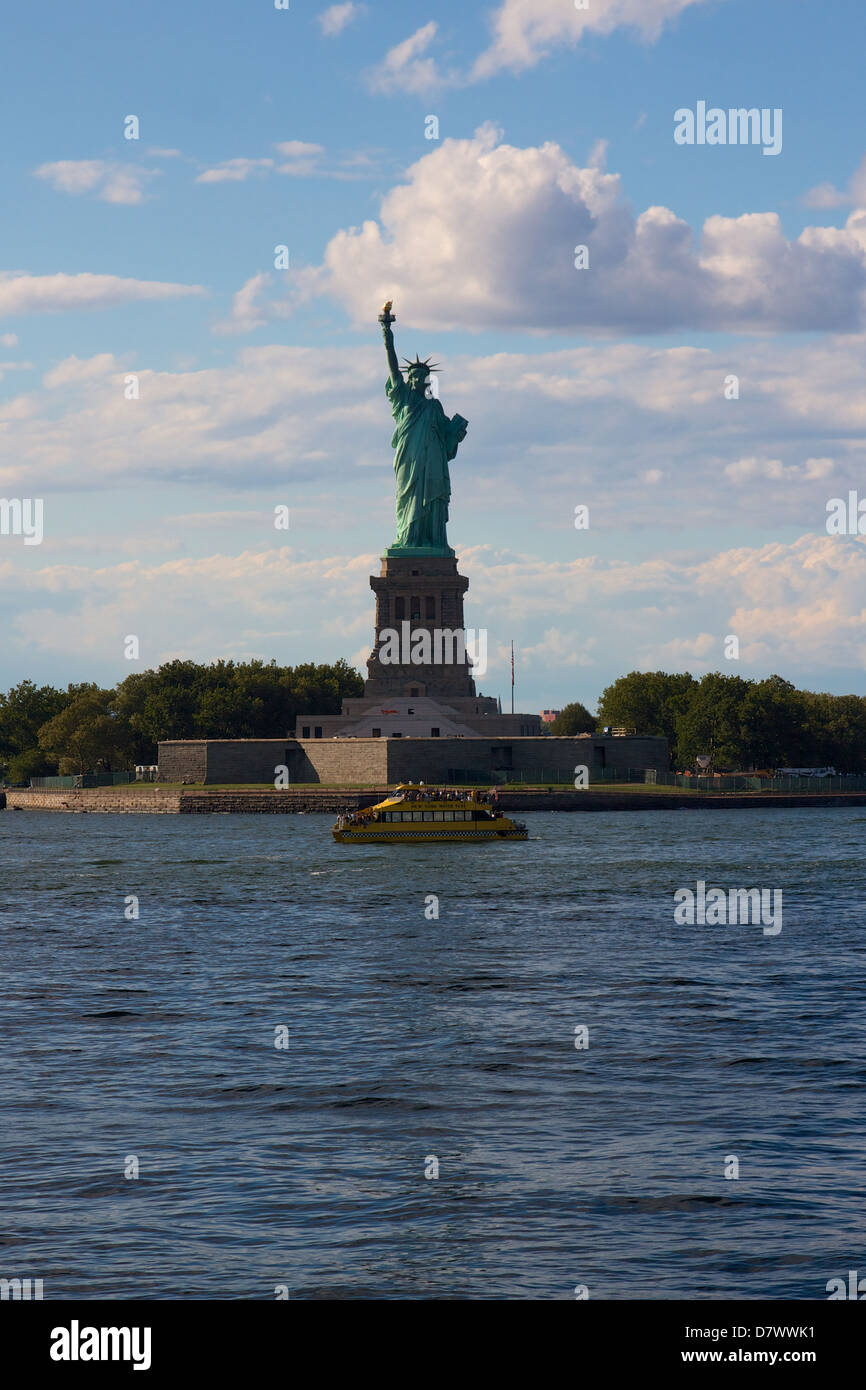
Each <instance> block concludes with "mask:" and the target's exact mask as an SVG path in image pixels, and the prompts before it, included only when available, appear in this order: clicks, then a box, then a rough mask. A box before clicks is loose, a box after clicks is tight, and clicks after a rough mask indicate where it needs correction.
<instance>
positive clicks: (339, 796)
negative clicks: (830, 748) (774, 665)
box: [0, 785, 866, 816]
mask: <svg viewBox="0 0 866 1390" xmlns="http://www.w3.org/2000/svg"><path fill="white" fill-rule="evenodd" d="M388 791H389V788H388V787H386V786H382V787H372V788H366V789H365V790H364V791H360V790H350V789H346V790H341V789H340V788H339V787H331V788H324V787H303V788H300V787H299V788H291V787H289V788H286V789H285V790H283V791H275V790H274V788H273V787H262V788H261V789H260V790H259V789H247V790H244V791H241V790H238V791H231V790H216V789H214V790H210V789H208V788H204V789H199V788H196V789H191V788H190V789H178V790H171V791H169V790H163V789H162V788H160V787H159V786H158V785H156V786H149V787H147V788H146V789H145V788H142V789H141V790H138V789H136V788H130V789H129V790H126V789H113V788H111V787H91V788H87V789H85V790H82V791H31V790H29V789H15V788H9V789H8V790H7V791H6V792H5V798H6V809H7V810H9V811H66V812H69V813H75V812H78V813H83V812H91V813H95V814H100V813H102V814H111V815H117V814H127V815H129V814H132V815H170V816H177V815H181V816H190V815H247V816H248V815H291V814H298V813H304V814H316V813H322V814H330V815H333V814H336V813H337V812H339V811H346V810H356V809H357V808H358V807H360V806H372V805H374V804H375V803H376V802H377V801H381V800H382V798H383V797H384V796H385V795H386V794H387V792H388ZM3 795H4V794H3V793H0V809H2V806H3ZM496 804H497V805H498V806H499V808H500V810H502V811H505V812H506V813H508V812H511V811H515V812H517V811H730V810H749V809H750V808H751V809H755V808H760V809H767V808H774V807H775V808H777V809H790V808H791V807H809V806H866V792H803V793H784V792H780V793H776V794H772V793H762V792H745V793H741V794H738V793H731V794H730V795H726V794H724V793H717V792H664V791H658V792H639V791H632V792H624V791H622V792H616V791H601V792H597V791H593V790H592V789H591V788H587V789H586V790H585V791H572V790H567V791H566V790H563V791H509V792H500V794H499V799H498V802H497V803H496Z"/></svg>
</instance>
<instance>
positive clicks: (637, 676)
mask: <svg viewBox="0 0 866 1390" xmlns="http://www.w3.org/2000/svg"><path fill="white" fill-rule="evenodd" d="M607 725H609V726H610V727H612V728H627V729H634V730H635V731H636V732H637V733H639V734H662V735H663V736H664V737H665V738H666V739H667V740H668V745H669V747H670V755H671V768H672V769H675V770H683V769H686V768H689V769H694V766H695V762H696V759H697V758H698V757H699V756H700V755H709V756H710V757H711V758H712V760H713V768H714V769H715V771H717V772H720V771H741V770H744V769H746V768H750V767H752V768H776V767H834V768H835V769H836V771H837V772H863V771H866V699H864V697H863V696H860V695H827V694H822V693H820V692H817V691H813V690H798V689H797V687H796V686H794V685H792V684H791V682H790V681H787V680H784V679H783V678H782V676H768V677H767V678H766V679H765V680H747V679H745V678H744V677H743V676H727V675H722V674H721V673H720V672H718V671H713V672H710V673H708V674H707V675H705V676H702V677H701V678H700V680H696V679H695V678H694V676H691V675H689V674H688V673H687V672H686V673H676V674H673V673H670V672H667V671H631V672H629V674H628V675H627V676H620V677H619V679H618V680H615V681H614V682H613V684H612V685H609V686H608V687H607V688H606V689H605V690H604V691H602V694H601V698H600V700H599V702H598V714H597V715H593V714H590V712H589V710H588V709H586V707H585V706H584V705H582V704H580V703H579V702H578V701H575V702H573V703H572V704H569V705H566V706H565V708H564V709H563V710H562V711H561V713H560V715H559V717H558V718H557V719H556V721H555V722H554V723H553V724H552V725H551V726H550V731H551V733H554V734H577V733H594V732H597V731H600V730H601V729H602V728H604V727H605V726H607Z"/></svg>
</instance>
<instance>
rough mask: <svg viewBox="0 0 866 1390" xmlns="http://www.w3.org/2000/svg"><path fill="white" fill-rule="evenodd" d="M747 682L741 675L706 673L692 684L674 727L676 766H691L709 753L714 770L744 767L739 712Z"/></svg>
mask: <svg viewBox="0 0 866 1390" xmlns="http://www.w3.org/2000/svg"><path fill="white" fill-rule="evenodd" d="M748 686H749V682H748V681H746V680H744V679H743V678H742V676H723V675H722V674H721V672H719V671H711V672H708V673H707V675H705V676H702V677H701V680H700V681H699V682H698V683H697V684H696V685H695V687H694V689H693V691H692V693H691V698H690V699H689V702H688V705H687V706H686V708H685V709H684V710H683V712H682V713H681V714H680V716H679V718H678V720H677V726H676V741H677V763H678V766H680V767H687V766H694V763H695V759H696V758H697V757H698V755H699V754H701V753H708V754H709V755H710V757H711V758H712V760H713V767H714V770H715V771H720V770H721V769H722V768H739V767H742V766H743V734H742V720H741V710H742V705H743V701H744V699H745V696H746V691H747V689H748Z"/></svg>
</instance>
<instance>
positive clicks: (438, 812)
mask: <svg viewBox="0 0 866 1390" xmlns="http://www.w3.org/2000/svg"><path fill="white" fill-rule="evenodd" d="M333 833H334V839H335V840H338V841H339V843H340V844H352V845H361V844H375V845H380V844H390V843H391V842H392V841H400V842H401V843H407V842H408V843H414V844H419V843H424V844H426V843H428V842H432V843H435V844H439V843H440V842H442V841H444V840H461V841H462V840H472V841H475V840H525V839H527V838H528V831H527V829H526V826H525V825H521V824H520V823H519V822H518V821H513V820H509V818H508V816H504V815H503V814H502V812H501V811H499V810H497V808H496V805H495V803H491V801H490V798H489V796H488V795H487V793H486V792H473V791H454V790H449V788H447V787H425V786H423V785H419V786H415V785H413V784H410V783H406V782H401V783H400V785H399V787H398V788H397V790H396V791H395V792H394V793H393V795H392V796H386V797H385V800H384V801H380V802H379V803H378V804H377V805H376V806H367V807H365V808H364V809H363V810H361V811H347V812H345V813H344V814H342V815H340V816H339V817H338V819H337V823H336V825H335V826H334V831H333Z"/></svg>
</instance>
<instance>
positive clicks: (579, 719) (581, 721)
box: [550, 700, 598, 738]
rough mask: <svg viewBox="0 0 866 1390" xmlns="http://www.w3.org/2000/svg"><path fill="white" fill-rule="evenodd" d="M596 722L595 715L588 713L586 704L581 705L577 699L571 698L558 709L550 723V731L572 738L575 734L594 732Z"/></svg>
mask: <svg viewBox="0 0 866 1390" xmlns="http://www.w3.org/2000/svg"><path fill="white" fill-rule="evenodd" d="M597 723H598V720H597V719H596V717H595V715H594V714H590V712H589V710H588V709H587V708H586V705H582V704H581V703H580V701H579V700H573V701H572V702H571V704H568V705H565V706H564V707H563V708H562V709H561V710H560V711H559V714H558V715H557V716H556V718H555V719H554V721H553V723H552V724H551V725H550V732H551V733H552V734H555V735H557V736H564V737H566V738H573V737H574V735H575V734H592V733H595V728H596V724H597Z"/></svg>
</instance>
